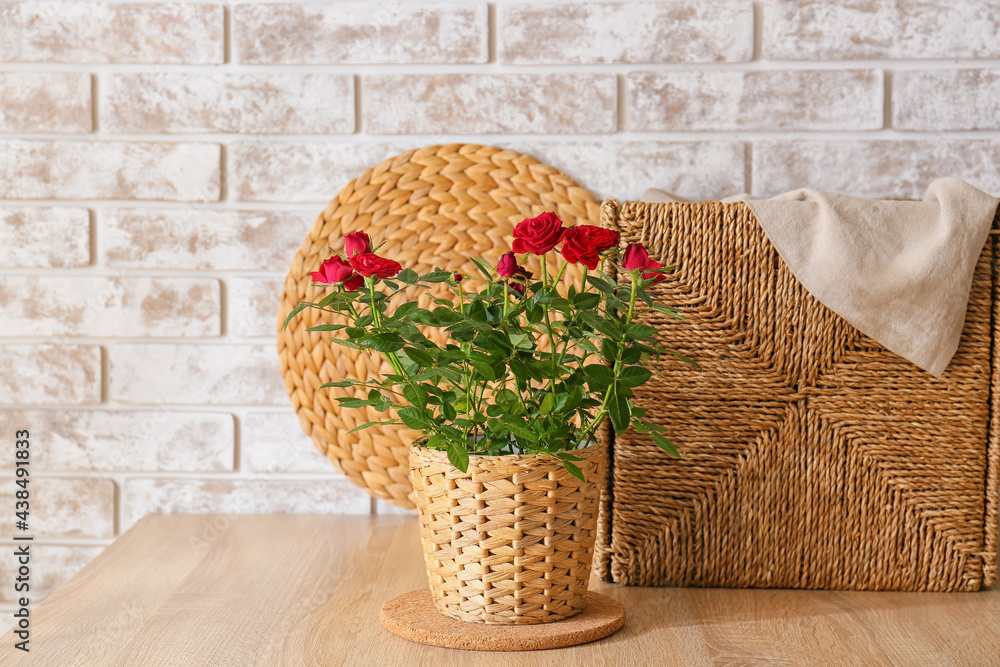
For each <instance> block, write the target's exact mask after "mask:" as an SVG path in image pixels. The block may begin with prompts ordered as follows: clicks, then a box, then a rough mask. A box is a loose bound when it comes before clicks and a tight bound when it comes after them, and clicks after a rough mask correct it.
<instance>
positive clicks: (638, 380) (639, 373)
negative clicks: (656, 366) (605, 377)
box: [618, 366, 653, 387]
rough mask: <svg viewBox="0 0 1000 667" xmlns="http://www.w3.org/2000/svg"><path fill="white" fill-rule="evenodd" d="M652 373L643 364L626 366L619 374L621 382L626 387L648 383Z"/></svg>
mask: <svg viewBox="0 0 1000 667" xmlns="http://www.w3.org/2000/svg"><path fill="white" fill-rule="evenodd" d="M652 375H653V374H652V373H651V372H650V371H649V369H648V368H643V367H642V366H626V367H625V368H623V369H622V371H621V373H620V374H619V376H618V379H619V380H621V383H622V384H624V385H625V386H626V387H639V386H642V385H644V384H646V382H647V381H649V378H650V377H652Z"/></svg>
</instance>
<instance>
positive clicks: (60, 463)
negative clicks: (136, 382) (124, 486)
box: [0, 409, 235, 472]
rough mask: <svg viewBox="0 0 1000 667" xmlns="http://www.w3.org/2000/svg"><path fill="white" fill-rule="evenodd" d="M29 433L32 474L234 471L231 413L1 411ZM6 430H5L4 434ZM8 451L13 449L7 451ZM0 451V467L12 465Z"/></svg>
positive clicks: (9, 423) (1, 423)
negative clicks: (51, 472)
mask: <svg viewBox="0 0 1000 667" xmlns="http://www.w3.org/2000/svg"><path fill="white" fill-rule="evenodd" d="M0 428H2V429H5V430H9V431H10V432H11V433H13V432H14V431H15V430H18V429H28V430H29V431H30V433H31V456H32V461H31V466H32V470H52V471H95V472H118V471H125V472H160V471H164V472H167V471H185V472H186V471H190V472H217V471H226V470H232V469H233V448H234V442H235V434H234V433H235V422H234V421H233V417H232V415H227V414H213V413H205V412H172V411H167V410H163V409H160V410H135V411H125V410H62V409H60V410H4V411H0ZM4 432H6V431H4ZM10 452H13V449H11V450H10ZM13 461H14V459H13V454H12V453H8V452H6V451H0V466H5V467H7V466H9V467H13V466H14V463H13Z"/></svg>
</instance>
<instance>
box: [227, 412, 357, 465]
mask: <svg viewBox="0 0 1000 667" xmlns="http://www.w3.org/2000/svg"><path fill="white" fill-rule="evenodd" d="M240 443H241V450H242V454H243V464H242V468H243V469H245V470H249V471H251V472H258V473H285V472H310V473H330V474H331V476H335V477H336V478H337V479H343V478H342V477H340V473H337V472H335V471H334V468H333V465H332V464H331V463H330V462H329V461H328V460H327V459H326V457H324V456H323V455H322V454H320V453H319V451H318V450H317V449H316V446H315V445H314V444H313V442H312V440H311V439H310V438H309V436H307V435H306V434H305V432H304V431H303V430H302V426H301V425H300V424H299V418H298V417H297V416H296V414H295V413H294V412H293V411H291V410H289V411H287V412H251V413H250V414H248V415H247V416H246V417H245V418H244V419H243V420H242V421H241V422H240Z"/></svg>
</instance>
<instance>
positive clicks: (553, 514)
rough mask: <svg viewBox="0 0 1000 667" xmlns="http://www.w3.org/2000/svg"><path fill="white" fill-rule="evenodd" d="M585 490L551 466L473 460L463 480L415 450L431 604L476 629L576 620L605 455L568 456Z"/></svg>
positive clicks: (548, 459) (537, 461) (602, 451)
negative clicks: (580, 473) (477, 625)
mask: <svg viewBox="0 0 1000 667" xmlns="http://www.w3.org/2000/svg"><path fill="white" fill-rule="evenodd" d="M573 454H574V455H575V456H578V457H579V458H580V459H582V460H581V461H578V462H576V465H578V466H579V467H580V469H581V470H582V471H583V474H584V477H585V478H586V480H587V481H586V482H581V481H580V480H579V479H577V478H576V477H574V476H573V475H571V474H570V473H569V472H568V471H567V470H566V469H565V468H564V467H563V464H562V462H560V461H559V460H558V459H555V458H554V457H552V456H548V455H540V454H532V455H515V456H471V457H470V461H469V469H468V472H465V473H463V472H461V471H460V470H458V469H457V468H455V467H454V466H452V465H451V464H450V463H449V462H448V457H447V455H446V454H445V452H440V451H434V450H429V449H426V448H424V447H421V446H419V445H417V444H415V445H414V446H413V448H412V449H411V450H410V475H411V477H412V480H413V487H414V489H415V491H416V501H417V510H418V511H419V513H420V539H421V541H422V542H423V547H424V562H425V564H426V566H427V579H428V583H429V584H430V590H431V595H432V597H433V598H434V603H435V604H436V605H437V608H438V609H439V610H440V611H441V613H442V614H444V615H445V616H450V617H451V618H456V619H459V620H462V621H471V622H475V623H498V624H499V623H503V624H535V623H548V622H551V621H560V620H563V619H565V618H569V617H570V616H573V615H575V614H578V613H580V612H581V611H582V610H583V607H584V604H585V594H586V592H587V585H588V583H589V580H590V567H591V560H592V559H593V555H594V540H595V537H596V532H597V514H598V508H599V501H600V494H601V488H602V486H603V482H604V475H605V471H606V469H607V448H606V446H605V445H604V444H602V443H601V444H595V445H594V446H592V447H589V448H587V449H582V450H578V451H574V452H573Z"/></svg>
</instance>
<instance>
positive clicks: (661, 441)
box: [650, 432, 681, 459]
mask: <svg viewBox="0 0 1000 667" xmlns="http://www.w3.org/2000/svg"><path fill="white" fill-rule="evenodd" d="M650 435H652V436H653V442H654V443H655V444H656V446H657V447H659V448H660V449H662V450H663V451H665V452H666V453H667V454H670V455H671V456H673V457H674V458H678V459H679V458H680V457H681V453H680V452H678V451H677V447H675V446H674V443H672V442H670V441H669V440H667V439H666V438H665V437H663V435H661V434H660V433H655V432H654V433H650Z"/></svg>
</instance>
